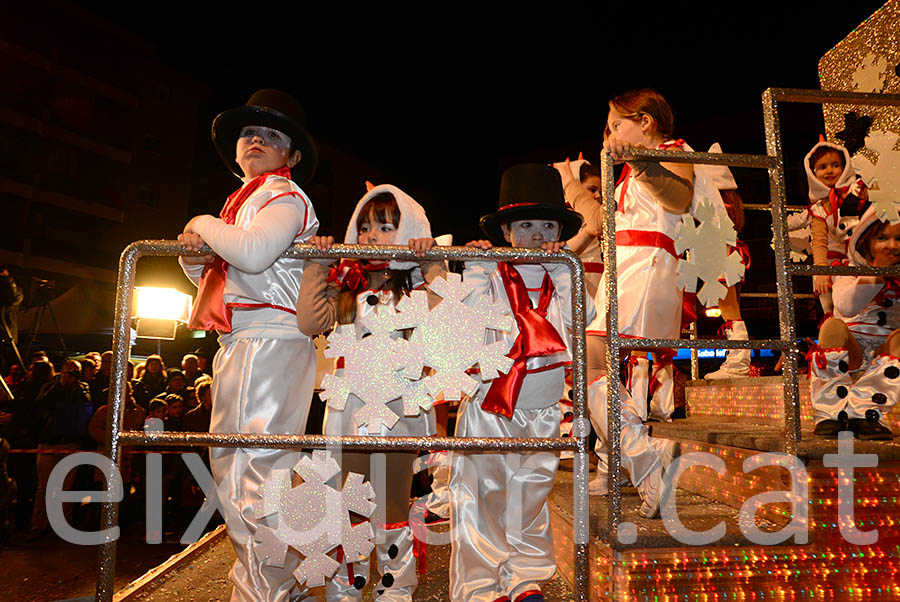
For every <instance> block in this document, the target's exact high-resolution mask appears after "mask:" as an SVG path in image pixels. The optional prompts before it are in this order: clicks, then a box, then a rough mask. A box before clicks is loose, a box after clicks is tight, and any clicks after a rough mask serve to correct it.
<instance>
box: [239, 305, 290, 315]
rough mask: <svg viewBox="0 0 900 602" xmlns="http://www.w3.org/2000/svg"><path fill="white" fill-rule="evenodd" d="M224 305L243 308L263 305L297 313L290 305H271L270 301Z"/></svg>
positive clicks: (257, 307) (258, 307) (256, 307)
mask: <svg viewBox="0 0 900 602" xmlns="http://www.w3.org/2000/svg"><path fill="white" fill-rule="evenodd" d="M225 307H242V308H244V309H260V308H263V307H268V308H270V309H279V310H281V311H286V312H288V313H289V314H294V315H295V316H296V315H297V310H295V309H291V308H290V307H282V306H280V305H273V304H272V303H226V304H225Z"/></svg>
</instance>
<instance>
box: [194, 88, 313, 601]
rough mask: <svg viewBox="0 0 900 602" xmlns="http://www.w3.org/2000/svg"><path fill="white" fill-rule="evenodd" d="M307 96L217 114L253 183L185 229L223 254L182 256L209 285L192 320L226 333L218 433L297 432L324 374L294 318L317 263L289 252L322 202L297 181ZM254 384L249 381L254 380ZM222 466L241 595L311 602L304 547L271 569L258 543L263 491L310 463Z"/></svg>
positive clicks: (237, 461)
mask: <svg viewBox="0 0 900 602" xmlns="http://www.w3.org/2000/svg"><path fill="white" fill-rule="evenodd" d="M305 123H306V117H305V113H304V111H303V108H302V106H300V103H298V102H297V100H296V99H294V98H293V97H292V96H290V95H289V94H286V93H284V92H281V91H278V90H260V91H258V92H256V93H255V94H254V95H253V96H252V97H251V98H250V100H249V101H248V102H247V105H246V106H243V107H238V108H236V109H232V110H229V111H225V112H224V113H221V114H220V115H219V116H217V117H216V119H215V120H214V121H213V127H212V136H213V142H214V144H215V145H216V149H217V150H218V151H219V154H220V156H221V157H222V160H223V161H224V162H225V164H226V165H227V166H228V167H229V169H231V171H232V172H233V173H234V174H235V175H237V176H238V177H239V178H241V179H242V186H241V188H240V189H238V190H237V191H235V193H233V194H232V195H231V196H230V197H228V200H227V201H226V203H225V206H224V207H223V209H222V212H221V213H220V216H219V217H213V216H211V215H199V216H197V217H194V218H193V219H191V220H190V221H189V222H188V223H187V225H186V226H185V227H184V231H183V232H182V233H181V234H179V235H178V240H179V242H181V244H183V245H184V246H185V247H187V248H188V249H190V250H199V249H201V248H202V247H203V246H204V245H209V246H210V247H211V248H212V250H213V251H214V252H215V257H213V256H207V257H188V256H185V257H181V258H180V262H181V264H182V267H183V268H184V271H185V274H186V275H187V276H188V278H190V279H191V281H192V282H194V283H195V284H197V285H198V286H199V291H198V296H197V302H196V303H195V304H194V310H193V312H192V315H191V319H190V323H189V327H191V328H194V329H200V330H218V331H219V332H220V333H221V336H220V338H219V343H220V345H221V347H220V349H219V351H218V353H217V354H216V358H215V373H216V378H215V380H214V381H213V389H212V396H213V412H212V418H211V421H210V430H211V431H212V432H214V433H233V432H243V433H270V434H297V433H303V432H304V431H305V428H306V419H307V416H308V415H309V407H310V404H311V400H312V393H313V385H314V381H315V374H316V354H315V347H314V345H313V342H312V340H311V339H310V338H309V337H308V336H306V335H304V334H303V333H302V332H300V330H299V329H298V328H297V321H296V319H295V317H294V313H295V309H294V307H295V304H296V301H297V293H298V292H299V285H300V278H301V276H302V273H303V270H304V267H305V266H306V262H305V261H303V260H300V259H287V258H281V255H282V254H283V253H284V251H285V250H286V249H287V248H288V247H289V246H291V245H292V244H294V243H301V242H305V241H307V240H309V238H310V237H311V236H313V235H315V233H316V232H317V230H318V227H319V221H318V219H317V218H316V214H315V211H314V210H313V206H312V203H311V202H310V200H309V198H308V197H307V195H306V194H305V193H304V192H303V190H302V189H301V188H300V187H299V186H298V185H297V184H296V183H295V181H294V180H296V181H298V182H300V183H305V182H306V181H307V180H308V179H309V178H310V177H312V174H313V173H314V171H315V167H316V162H317V159H316V157H317V151H316V146H315V143H314V142H313V140H312V138H311V137H310V136H309V134H308V133H307V131H306V127H305ZM248 383H249V385H248ZM210 456H211V462H212V473H213V478H214V480H215V482H216V487H217V491H218V494H219V499H220V500H221V503H222V513H223V515H224V516H225V522H226V524H228V526H229V529H228V534H229V537H230V538H231V542H232V544H233V546H234V549H235V553H236V556H237V560H236V561H235V564H234V567H233V568H232V571H231V573H230V575H229V578H230V579H231V581H232V583H233V584H234V591H233V594H232V600H233V601H235V602H240V601H250V600H252V601H254V602H260V601H261V602H268V601H275V600H279V601H280V600H285V599H288V598H291V599H295V598H303V597H304V596H305V595H306V593H305V590H304V589H301V588H300V587H299V586H298V584H297V582H296V580H295V579H294V576H293V574H292V572H293V571H294V569H295V568H296V567H297V566H298V564H299V561H300V557H299V555H298V554H296V553H295V552H293V551H291V552H289V553H288V557H287V559H286V561H285V563H284V565H283V566H281V567H274V566H271V565H266V564H263V562H262V560H261V559H262V558H263V557H264V556H263V552H262V551H261V549H260V546H262V545H263V544H260V543H259V542H258V541H257V540H256V539H255V534H256V532H257V528H258V527H259V526H260V525H261V524H264V523H261V522H260V520H261V519H260V518H259V517H258V512H259V508H260V503H261V489H260V488H261V486H262V484H263V483H264V482H265V480H266V477H267V476H268V474H269V471H270V470H271V468H272V467H273V466H274V465H275V464H276V463H277V464H278V465H281V466H283V465H285V464H284V463H285V462H288V461H293V462H296V461H298V460H299V456H298V452H297V451H293V450H264V449H253V448H212V449H211V450H210Z"/></svg>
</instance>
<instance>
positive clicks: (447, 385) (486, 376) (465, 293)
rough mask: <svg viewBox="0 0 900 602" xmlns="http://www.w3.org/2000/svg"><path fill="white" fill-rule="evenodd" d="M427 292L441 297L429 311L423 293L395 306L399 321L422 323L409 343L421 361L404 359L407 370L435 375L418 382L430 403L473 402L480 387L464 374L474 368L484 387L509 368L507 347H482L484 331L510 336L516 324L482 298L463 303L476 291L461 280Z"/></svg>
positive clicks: (450, 279) (451, 278) (441, 282)
mask: <svg viewBox="0 0 900 602" xmlns="http://www.w3.org/2000/svg"><path fill="white" fill-rule="evenodd" d="M431 290H432V292H434V293H436V294H437V295H439V296H440V297H441V302H440V303H438V304H437V305H436V306H435V307H434V308H432V310H431V311H428V299H427V297H426V295H425V293H424V292H422V293H421V295H416V294H415V293H413V294H412V295H410V296H409V297H407V298H405V299H403V300H402V301H401V302H400V304H399V305H398V306H397V309H399V310H400V312H401V315H403V316H410V317H411V319H412V320H413V321H414V322H417V323H421V326H420V327H419V328H417V329H416V331H415V332H414V333H413V336H412V338H411V339H410V341H409V343H410V346H411V348H412V349H414V350H415V351H416V352H418V353H420V354H421V355H418V356H415V355H407V356H406V360H407V361H408V363H407V369H408V370H411V373H412V374H415V373H419V374H421V372H422V367H423V366H427V367H429V368H432V369H433V370H434V373H433V374H431V375H429V376H426V377H425V378H424V379H423V381H422V382H423V384H424V387H425V389H426V390H427V391H428V394H429V395H431V396H432V397H437V396H438V395H440V394H443V396H444V399H448V400H449V399H460V397H461V395H463V394H465V395H469V396H471V395H473V394H474V393H475V390H476V389H477V388H478V382H477V381H476V380H475V379H473V378H472V377H471V376H469V375H468V374H466V370H467V369H469V368H471V367H472V366H474V365H475V364H476V363H477V364H478V365H479V367H480V369H481V379H482V381H488V380H492V379H494V378H497V376H498V374H499V373H500V372H502V373H506V372H509V369H510V368H511V367H512V363H513V361H512V360H511V359H510V358H508V357H507V356H506V354H507V352H508V351H509V345H508V343H505V342H504V341H496V342H493V343H488V344H485V342H484V334H485V329H491V330H500V331H503V332H510V331H511V330H512V329H513V326H514V325H515V322H514V321H513V318H512V317H511V316H510V315H509V314H508V313H507V312H506V310H505V308H504V307H503V306H502V305H501V304H498V303H496V302H493V301H491V300H490V299H489V298H488V297H486V296H481V297H479V298H478V299H477V301H476V300H474V299H469V301H470V303H465V302H464V301H466V300H467V299H468V298H469V296H470V295H471V294H472V291H473V290H474V287H473V286H472V285H471V284H470V283H466V282H463V281H462V277H461V276H460V275H459V274H454V273H452V272H451V273H448V274H447V277H446V278H438V279H436V280H435V281H434V282H432V283H431ZM423 318H424V319H423ZM408 374H409V373H408Z"/></svg>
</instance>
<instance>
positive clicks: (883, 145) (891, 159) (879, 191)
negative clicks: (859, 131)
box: [853, 131, 900, 224]
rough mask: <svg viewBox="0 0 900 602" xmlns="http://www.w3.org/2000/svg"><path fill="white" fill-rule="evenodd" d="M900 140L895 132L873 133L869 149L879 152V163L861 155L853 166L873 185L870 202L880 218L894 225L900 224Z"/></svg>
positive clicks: (856, 157)
mask: <svg viewBox="0 0 900 602" xmlns="http://www.w3.org/2000/svg"><path fill="white" fill-rule="evenodd" d="M898 140H900V135H898V134H896V133H894V132H891V131H874V132H871V133H870V134H869V135H868V136H867V137H866V148H868V149H869V150H872V151H874V152H876V153H878V162H877V163H872V162H871V161H869V160H868V159H867V158H866V157H865V156H864V155H861V154H858V155H856V156H854V157H853V165H854V166H856V168H857V169H859V171H860V173H861V175H862V177H863V180H864V181H865V182H866V184H867V185H868V186H869V202H870V203H872V206H873V207H875V213H876V215H877V216H878V219H880V220H882V221H888V222H890V223H891V224H897V223H900V211H898V204H900V151H897V150H895V147H896V146H897V141H898Z"/></svg>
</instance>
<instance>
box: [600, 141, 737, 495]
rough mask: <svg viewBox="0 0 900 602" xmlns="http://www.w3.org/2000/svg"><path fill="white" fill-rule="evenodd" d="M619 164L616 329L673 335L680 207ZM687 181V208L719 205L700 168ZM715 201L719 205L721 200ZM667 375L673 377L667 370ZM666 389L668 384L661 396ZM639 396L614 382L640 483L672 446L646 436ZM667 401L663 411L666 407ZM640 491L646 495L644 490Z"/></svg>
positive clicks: (603, 436) (603, 412) (603, 445)
mask: <svg viewBox="0 0 900 602" xmlns="http://www.w3.org/2000/svg"><path fill="white" fill-rule="evenodd" d="M658 148H660V149H668V150H684V151H691V150H692V149H691V148H690V147H689V146H688V145H687V144H685V143H684V142H683V141H676V142H667V143H664V144H661V145H660V146H659V147H658ZM625 169H626V171H625V172H624V175H623V177H622V178H621V179H620V181H619V183H618V185H617V186H616V197H615V202H616V203H617V210H616V267H617V274H616V275H617V282H618V303H619V333H620V335H622V336H624V337H634V338H658V339H677V338H680V336H681V309H682V290H681V289H680V288H679V287H678V285H677V284H676V280H677V271H678V257H677V256H676V254H675V238H676V230H677V228H678V224H680V223H681V215H679V214H674V213H670V212H668V211H666V210H665V209H664V208H663V207H662V205H660V204H659V203H658V202H657V201H656V198H655V197H654V195H653V194H652V193H651V191H650V189H649V188H648V186H646V185H645V184H644V183H642V182H641V181H640V180H638V179H636V178H634V177H633V176H632V173H631V170H630V169H629V168H628V166H626V168H625ZM693 184H694V196H693V199H692V202H691V209H693V208H694V207H696V205H697V203H698V202H699V200H701V199H710V200H711V201H712V202H713V203H715V204H717V205H722V200H721V196H720V195H719V193H718V191H717V190H716V189H715V187H714V186H713V184H712V182H711V181H710V180H709V178H708V177H706V176H705V175H703V173H702V172H698V171H696V170H695V172H694V182H693ZM722 207H723V209H724V205H722ZM607 275H608V272H604V274H603V278H604V280H603V281H602V282H601V285H600V288H599V289H598V290H597V298H596V300H595V304H596V305H597V308H598V309H597V318H596V319H595V320H594V321H593V322H592V323H591V324H590V325H589V326H588V329H587V333H588V334H589V335H590V334H593V335H598V336H606V310H607V307H608V301H607V298H606V278H607V277H608V276H607ZM668 370H671V366H669V367H668ZM668 380H669V381H670V382H672V378H671V372H669V379H668ZM670 386H671V385H670ZM606 388H607V379H606V376H605V375H603V376H601V377H600V378H598V379H596V380H595V381H593V382H592V383H590V384H589V387H588V407H589V409H590V417H591V423H592V424H593V426H594V430H595V431H596V432H597V434H598V436H599V440H598V445H597V447H598V456H599V458H600V462H599V464H598V467H597V476H598V479H599V482H601V483H602V482H603V481H605V480H606V478H607V474H606V470H607V461H606V460H607V458H606V450H608V449H609V446H608V444H607V430H608V428H607V427H608V422H607V392H606ZM669 396H670V391H669V390H667V391H666V397H667V398H669ZM638 400H639V401H638V402H635V400H634V399H633V398H632V396H631V395H630V394H629V393H628V391H627V390H626V389H625V388H624V387H622V388H621V401H622V414H621V418H622V466H623V468H625V469H626V470H627V471H628V473H629V475H630V476H631V481H632V483H634V485H635V486H636V487H640V486H641V483H642V481H643V480H644V479H645V478H646V477H647V476H648V475H650V474H651V473H653V471H654V470H656V469H657V468H658V467H659V466H660V463H661V461H662V463H665V462H667V461H668V460H669V459H670V455H671V453H672V451H671V450H670V449H669V447H668V444H667V443H666V442H665V440H659V439H651V437H650V433H649V429H648V428H647V427H646V426H645V425H644V424H643V418H645V417H646V415H647V410H646V399H641V398H640V397H638ZM666 409H667V410H668V414H669V415H670V414H671V409H669V408H666ZM648 486H649V485H648ZM605 489H606V487H602V486H601V487H599V488H597V489H596V491H597V492H598V493H600V492H602V491H603V490H605ZM642 497H644V499H646V497H645V496H644V494H643V493H642ZM647 510H648V511H650V510H653V509H652V508H648V509H647ZM642 512H643V509H642Z"/></svg>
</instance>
